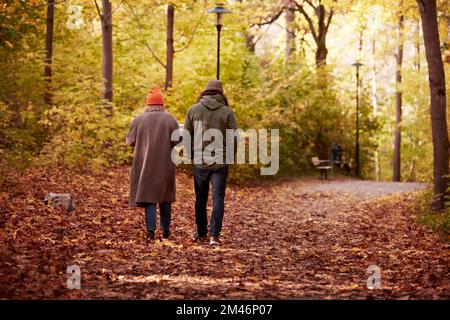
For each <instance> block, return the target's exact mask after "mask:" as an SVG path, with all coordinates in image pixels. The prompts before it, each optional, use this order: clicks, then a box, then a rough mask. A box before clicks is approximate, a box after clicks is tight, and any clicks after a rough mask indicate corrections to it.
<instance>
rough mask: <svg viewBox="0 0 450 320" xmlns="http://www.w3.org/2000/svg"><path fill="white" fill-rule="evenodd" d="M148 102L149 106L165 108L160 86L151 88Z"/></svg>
mask: <svg viewBox="0 0 450 320" xmlns="http://www.w3.org/2000/svg"><path fill="white" fill-rule="evenodd" d="M146 102H147V105H149V106H163V105H164V97H163V95H162V92H161V88H160V87H158V86H153V87H150V89H149V90H148V94H147V100H146Z"/></svg>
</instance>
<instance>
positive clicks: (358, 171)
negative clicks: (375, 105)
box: [353, 62, 363, 179]
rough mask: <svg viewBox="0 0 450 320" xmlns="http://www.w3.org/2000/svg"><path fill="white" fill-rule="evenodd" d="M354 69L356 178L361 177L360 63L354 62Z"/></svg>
mask: <svg viewBox="0 0 450 320" xmlns="http://www.w3.org/2000/svg"><path fill="white" fill-rule="evenodd" d="M353 66H354V67H356V145H355V161H356V177H357V178H358V179H359V178H360V177H361V167H360V159H359V68H361V67H362V66H363V64H362V63H360V62H356V63H354V64H353Z"/></svg>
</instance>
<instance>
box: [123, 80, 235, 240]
mask: <svg viewBox="0 0 450 320" xmlns="http://www.w3.org/2000/svg"><path fill="white" fill-rule="evenodd" d="M146 104H147V110H146V111H145V113H144V114H142V115H139V116H137V117H136V118H135V119H134V120H133V121H132V123H131V126H130V129H129V131H128V135H127V138H126V143H127V144H128V145H130V146H134V155H133V165H132V168H131V172H130V204H131V205H133V206H140V207H144V208H145V223H146V227H147V237H148V239H149V240H152V239H154V238H155V230H156V207H157V205H159V211H160V225H161V229H162V237H163V239H167V238H169V237H170V222H171V217H172V205H171V204H172V203H173V202H175V193H176V191H175V190H176V186H175V171H176V166H175V164H174V163H173V161H172V159H171V153H172V149H173V148H174V147H175V145H177V144H178V142H179V141H172V140H171V135H172V132H174V131H175V130H177V129H179V126H178V123H177V121H176V120H175V118H174V117H173V116H172V115H171V114H170V113H169V112H167V111H166V110H165V109H164V98H163V95H162V93H161V89H160V88H158V87H152V88H150V90H149V93H148V96H147V100H146ZM200 121H201V123H202V127H203V128H202V130H203V132H204V131H206V130H208V129H217V130H219V131H221V132H222V134H223V136H225V132H226V129H237V124H236V119H235V117H234V113H233V111H232V110H231V108H230V107H229V106H228V100H227V98H226V96H225V95H224V93H223V87H222V82H221V81H219V80H210V81H208V84H207V86H206V88H205V90H204V91H203V92H202V93H201V94H200V96H199V99H198V101H197V103H196V104H195V105H193V106H192V107H191V108H189V110H188V112H187V114H186V120H185V123H184V129H185V130H187V131H188V132H189V134H190V135H191V137H194V124H195V123H200ZM206 147H207V146H206V145H204V143H202V144H201V145H200V146H194V150H192V151H197V150H196V148H199V149H201V150H199V151H201V152H202V154H203V151H204V149H205V148H206ZM225 150H226V141H225V140H224V141H223V154H224V155H225V154H226V151H225ZM191 154H194V152H191ZM217 162H218V163H216V162H214V161H211V159H204V160H202V161H201V162H199V163H197V161H196V164H194V167H193V176H194V188H195V221H196V224H197V233H196V234H195V236H194V240H195V241H198V242H205V241H206V240H207V235H208V218H207V210H206V205H207V202H208V193H209V186H210V182H211V185H212V200H213V209H212V214H211V219H210V244H211V245H218V244H220V240H219V236H220V232H221V230H222V220H223V216H224V198H225V187H226V182H227V176H228V165H226V164H224V163H226V162H224V161H217Z"/></svg>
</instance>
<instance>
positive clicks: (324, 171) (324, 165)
mask: <svg viewBox="0 0 450 320" xmlns="http://www.w3.org/2000/svg"><path fill="white" fill-rule="evenodd" d="M311 161H312V163H313V165H314V167H315V168H316V169H317V170H320V178H321V179H327V178H328V171H329V170H332V169H333V166H332V165H331V161H330V160H320V159H319V158H318V157H312V158H311Z"/></svg>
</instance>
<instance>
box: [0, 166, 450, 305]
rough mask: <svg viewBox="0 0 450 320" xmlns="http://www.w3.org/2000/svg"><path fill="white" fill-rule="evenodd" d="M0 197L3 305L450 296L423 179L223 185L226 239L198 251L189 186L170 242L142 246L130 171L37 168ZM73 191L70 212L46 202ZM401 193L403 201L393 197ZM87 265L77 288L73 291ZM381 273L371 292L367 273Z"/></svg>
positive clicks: (446, 263)
mask: <svg viewBox="0 0 450 320" xmlns="http://www.w3.org/2000/svg"><path fill="white" fill-rule="evenodd" d="M17 181H18V182H17V184H16V185H15V186H14V187H13V186H11V188H13V189H14V190H15V191H14V193H13V192H9V193H3V194H1V198H0V209H1V220H0V227H1V229H0V230H1V237H0V245H1V252H0V255H1V260H0V297H1V298H26V299H29V298H137V299H173V298H175V299H176V298H186V299H197V298H207V299H210V298H211V299H212V298H232V299H234V298H237V299H241V298H249V299H252V298H260V299H261V298H344V299H346V298H361V299H366V298H372V297H374V298H395V299H414V298H450V283H449V274H450V254H449V249H450V246H449V245H448V244H444V243H443V242H442V241H441V240H440V239H439V238H438V236H437V235H435V234H432V233H430V232H428V231H426V230H425V229H424V228H423V227H422V226H420V225H417V224H416V223H415V222H414V219H415V216H414V214H413V213H412V211H411V209H410V204H411V201H412V198H413V196H412V195H411V193H410V192H411V191H416V190H418V189H420V188H422V187H423V185H420V184H409V183H401V184H393V183H377V182H365V181H359V182H358V181H346V180H339V181H330V182H322V181H318V180H312V179H311V180H287V181H279V182H274V183H263V184H258V185H251V186H245V187H237V186H230V187H229V188H228V189H227V196H226V213H225V220H224V230H223V244H222V246H221V247H220V248H216V249H212V248H210V247H209V246H207V245H203V246H202V245H196V244H193V243H191V241H190V239H191V237H192V235H193V233H194V230H195V227H194V214H193V206H194V202H193V199H194V195H193V191H192V182H191V180H190V179H189V178H188V177H186V176H183V175H179V179H178V201H177V202H176V204H175V206H174V222H173V238H172V241H170V242H168V243H161V242H156V243H154V244H150V245H149V244H148V243H147V242H146V241H145V240H144V236H145V228H144V222H143V219H144V218H143V213H142V212H141V211H142V210H140V209H132V208H129V207H128V205H127V199H128V195H127V192H128V188H127V186H128V184H127V181H128V174H127V169H126V168H120V169H116V170H113V171H111V172H109V173H108V174H101V175H98V176H82V175H78V176H67V177H66V176H64V175H62V174H57V175H52V176H50V175H48V176H46V175H45V174H44V173H43V172H34V173H30V175H28V176H24V177H21V178H18V180H17ZM48 191H57V192H70V193H72V194H73V195H74V196H75V198H76V199H77V201H76V206H77V209H76V211H75V212H73V213H71V214H67V213H64V212H61V211H60V210H59V209H52V208H49V207H46V206H44V205H43V204H42V203H41V202H40V199H42V198H43V195H44V194H45V193H46V192H48ZM393 193H397V194H396V195H392V194H393ZM71 264H76V265H78V266H80V268H81V272H82V276H81V277H82V283H81V287H82V289H81V290H68V289H67V288H66V279H67V277H66V274H65V272H66V268H67V266H68V265H71ZM370 265H377V266H378V267H379V268H380V269H381V287H382V288H381V289H379V290H368V289H367V286H366V282H367V277H368V274H367V273H366V271H367V268H368V267H369V266H370Z"/></svg>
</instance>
